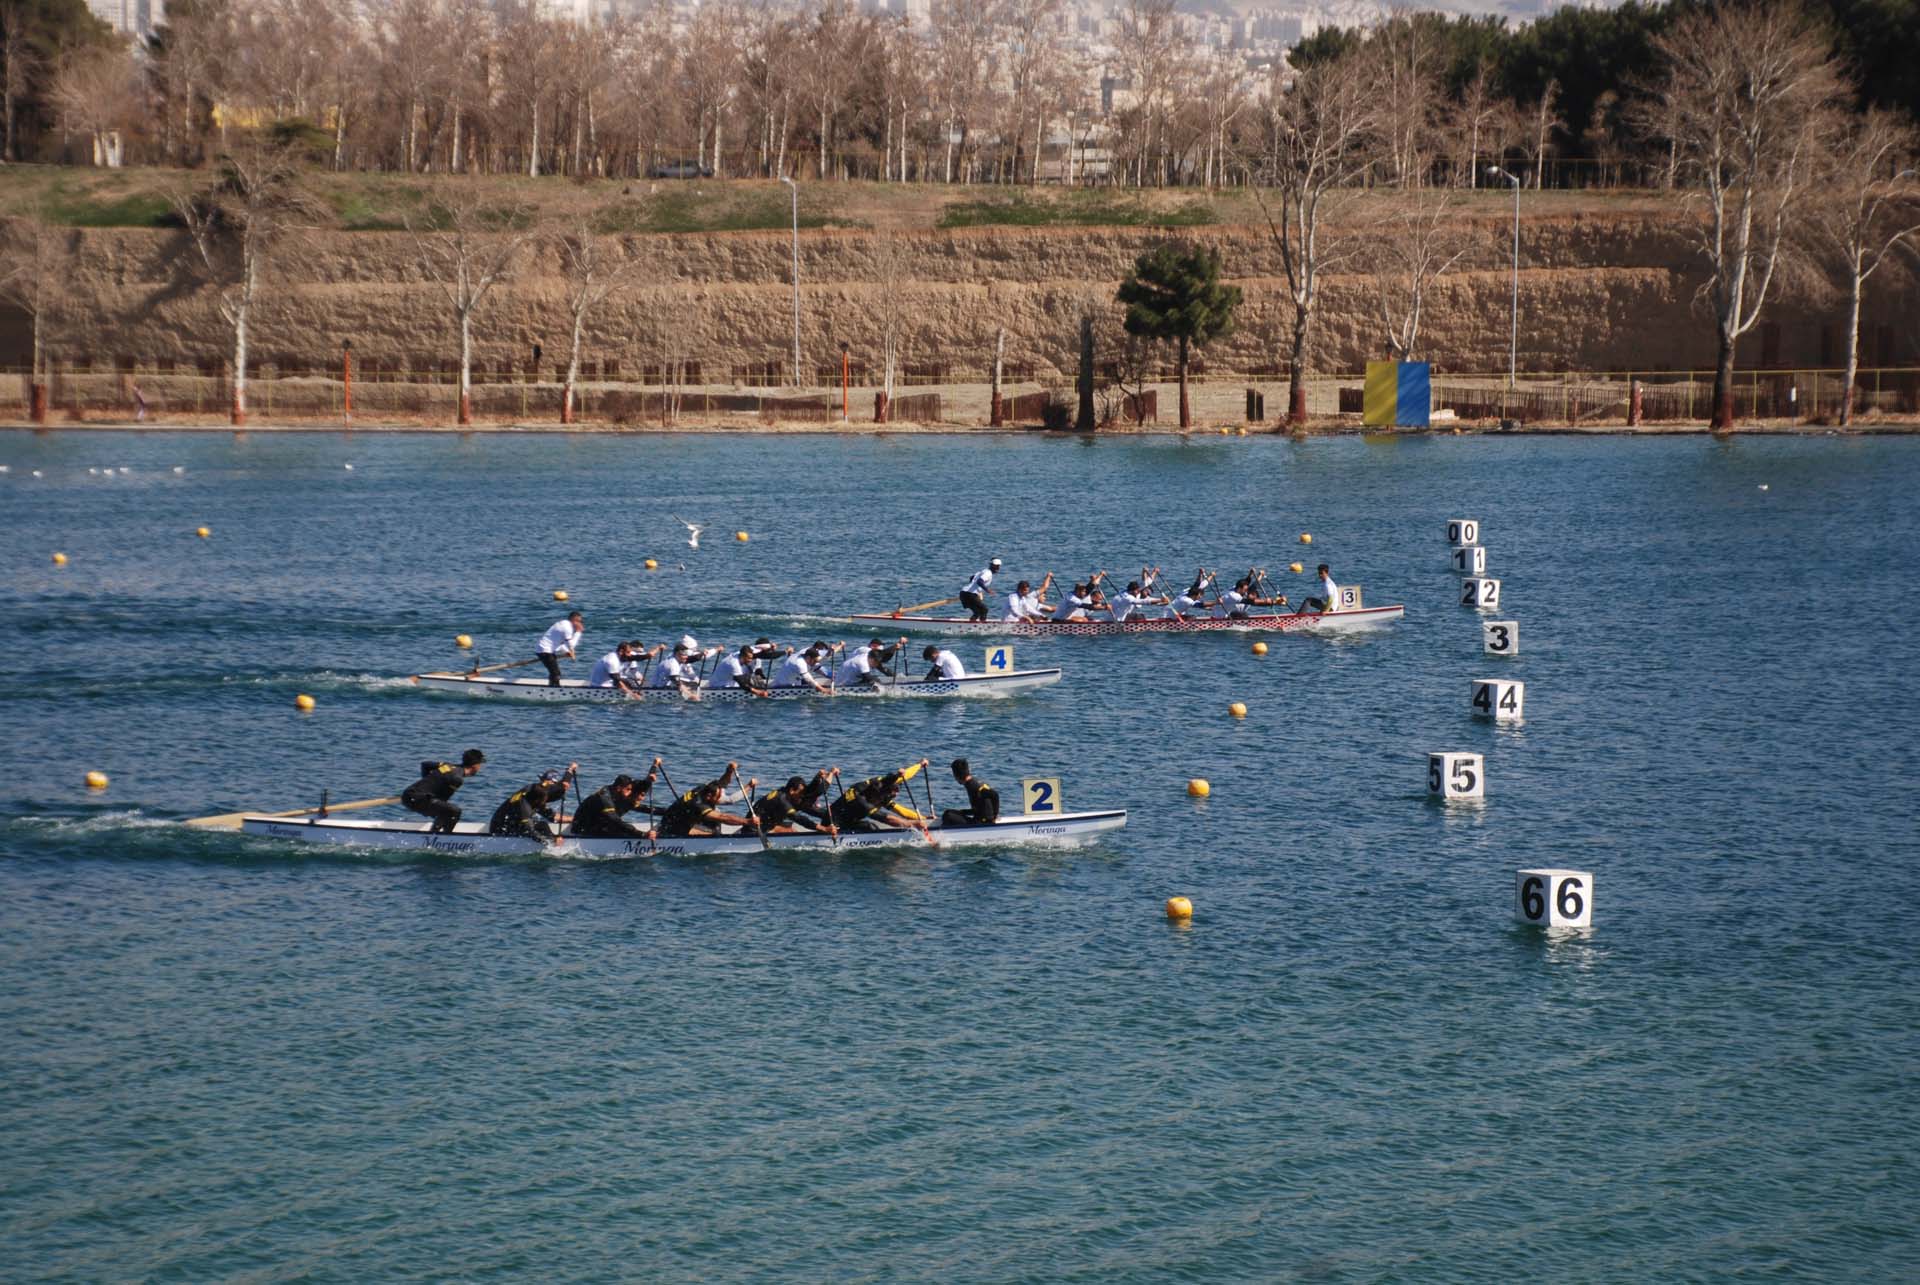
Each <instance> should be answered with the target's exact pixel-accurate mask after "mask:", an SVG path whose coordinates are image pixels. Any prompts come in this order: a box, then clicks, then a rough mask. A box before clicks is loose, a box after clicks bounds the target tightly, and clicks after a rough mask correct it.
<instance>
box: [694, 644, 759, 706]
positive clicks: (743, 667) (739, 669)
mask: <svg viewBox="0 0 1920 1285" xmlns="http://www.w3.org/2000/svg"><path fill="white" fill-rule="evenodd" d="M755 655H756V653H755V651H754V647H753V644H752V643H745V644H743V645H742V646H741V648H740V650H739V651H738V652H736V653H734V654H733V655H731V656H728V657H726V658H725V659H724V660H722V661H721V662H720V663H719V664H717V665H715V666H714V667H713V673H712V674H711V675H709V676H708V678H707V688H708V690H719V689H722V688H728V687H738V688H739V689H740V690H741V691H744V692H751V693H753V694H754V695H755V696H767V695H768V693H767V692H765V691H763V690H762V689H761V687H760V685H759V684H758V683H757V682H755V681H754V680H755V678H756V677H757V675H756V674H755V673H754V669H753V662H754V658H755Z"/></svg>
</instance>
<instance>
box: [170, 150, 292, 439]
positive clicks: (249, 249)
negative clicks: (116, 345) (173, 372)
mask: <svg viewBox="0 0 1920 1285" xmlns="http://www.w3.org/2000/svg"><path fill="white" fill-rule="evenodd" d="M173 207H174V212H175V213H176V214H178V215H179V217H180V221H181V223H182V225H183V226H184V227H185V228H186V230H187V237H188V239H189V241H190V242H191V243H192V247H193V251H194V256H195V258H196V259H197V260H198V263H199V266H200V268H201V269H202V270H204V273H205V276H206V280H207V283H208V284H209V285H211V286H213V287H214V288H215V289H216V290H218V291H219V292H220V302H219V306H220V316H221V318H222V319H224V320H225V321H226V323H227V327H228V330H229V332H230V334H231V337H232V340H233V407H232V419H233V422H234V423H235V424H244V423H246V422H247V343H248V339H249V334H250V332H249V326H250V323H251V321H252V316H253V304H254V297H255V294H256V293H257V292H258V290H259V287H260V281H261V278H262V277H263V276H264V275H265V274H266V273H267V271H268V270H269V268H270V267H271V265H272V262H273V258H274V254H275V252H276V251H277V250H278V249H279V248H280V247H281V245H282V244H283V242H285V241H286V239H287V238H288V236H289V235H290V234H291V233H292V232H293V231H294V230H295V229H296V228H298V227H299V226H300V225H301V223H302V222H304V221H308V220H309V219H310V217H311V215H312V213H313V210H314V205H313V202H312V201H311V199H310V198H309V197H308V196H307V195H306V193H305V192H303V191H302V190H301V187H300V164H299V160H298V158H297V157H296V156H295V155H294V153H293V151H292V150H291V149H289V148H287V147H284V146H281V145H277V144H274V143H271V142H268V141H264V140H260V139H248V140H246V141H244V142H242V143H241V144H240V145H239V146H238V147H235V148H234V149H232V150H231V151H229V152H226V153H223V154H222V155H221V157H220V161H219V170H218V173H217V175H216V176H215V178H214V179H213V181H212V182H211V183H209V184H207V185H206V186H204V187H201V188H198V189H192V190H187V191H182V192H179V193H176V194H175V196H174V198H173Z"/></svg>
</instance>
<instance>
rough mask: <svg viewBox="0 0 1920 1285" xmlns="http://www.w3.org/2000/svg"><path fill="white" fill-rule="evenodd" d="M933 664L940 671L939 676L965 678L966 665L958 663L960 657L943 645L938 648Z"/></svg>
mask: <svg viewBox="0 0 1920 1285" xmlns="http://www.w3.org/2000/svg"><path fill="white" fill-rule="evenodd" d="M933 666H934V668H935V669H937V670H939V671H940V677H942V678H965V677H966V676H967V670H966V667H965V666H964V665H962V664H961V663H960V658H959V657H958V656H956V655H954V654H953V653H952V652H950V651H948V650H947V649H946V648H944V647H943V648H941V649H940V654H939V655H938V656H935V657H934V658H933Z"/></svg>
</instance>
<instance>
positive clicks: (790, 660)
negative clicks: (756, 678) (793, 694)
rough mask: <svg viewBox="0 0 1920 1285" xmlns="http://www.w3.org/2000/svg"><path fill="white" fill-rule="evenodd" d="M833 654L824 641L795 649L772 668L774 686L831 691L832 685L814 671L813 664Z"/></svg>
mask: <svg viewBox="0 0 1920 1285" xmlns="http://www.w3.org/2000/svg"><path fill="white" fill-rule="evenodd" d="M832 654H833V649H832V648H831V647H829V646H827V644H825V643H824V642H817V643H815V644H813V646H811V647H809V648H807V649H806V650H805V651H797V652H795V653H793V654H792V655H791V656H788V657H787V658H786V659H785V660H783V661H781V662H780V663H779V664H778V665H776V666H775V667H774V670H773V685H774V686H775V687H811V688H813V690H814V691H816V692H828V693H831V692H832V690H833V689H832V687H831V686H830V685H829V684H828V683H827V682H826V680H824V679H822V678H821V677H820V676H819V675H818V674H816V673H814V672H813V670H814V666H815V665H818V664H819V663H820V662H821V661H822V660H823V659H825V658H826V657H828V656H831V655H832Z"/></svg>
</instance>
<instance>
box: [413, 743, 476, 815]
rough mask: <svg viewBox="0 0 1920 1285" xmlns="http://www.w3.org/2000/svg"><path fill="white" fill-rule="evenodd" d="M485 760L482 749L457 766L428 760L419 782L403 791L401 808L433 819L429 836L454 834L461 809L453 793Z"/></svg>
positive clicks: (462, 759) (473, 751) (467, 753)
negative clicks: (454, 799) (431, 834)
mask: <svg viewBox="0 0 1920 1285" xmlns="http://www.w3.org/2000/svg"><path fill="white" fill-rule="evenodd" d="M486 761H487V756H486V755H484V754H482V753H481V752H480V751H479V750H468V751H467V752H466V753H465V754H462V755H461V756H460V763H459V765H458V766H455V765H454V764H452V763H441V762H437V761H435V760H433V759H428V760H427V761H426V762H424V763H422V764H421V765H420V779H419V780H417V781H415V782H414V783H413V784H412V785H409V786H408V787H407V788H406V789H404V790H402V791H400V806H401V807H403V808H405V809H406V810H407V811H409V812H418V813H419V814H420V815H421V816H423V817H430V818H432V820H433V824H432V825H431V826H429V827H428V830H429V832H430V833H433V834H452V833H453V827H455V826H456V825H459V824H460V809H459V807H458V806H457V805H455V804H454V802H453V796H454V792H455V791H457V790H458V789H459V788H460V787H461V786H462V785H465V784H466V781H467V778H468V777H470V776H472V775H474V774H475V773H476V772H478V771H479V770H480V765H481V764H483V763H485V762H486Z"/></svg>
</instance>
